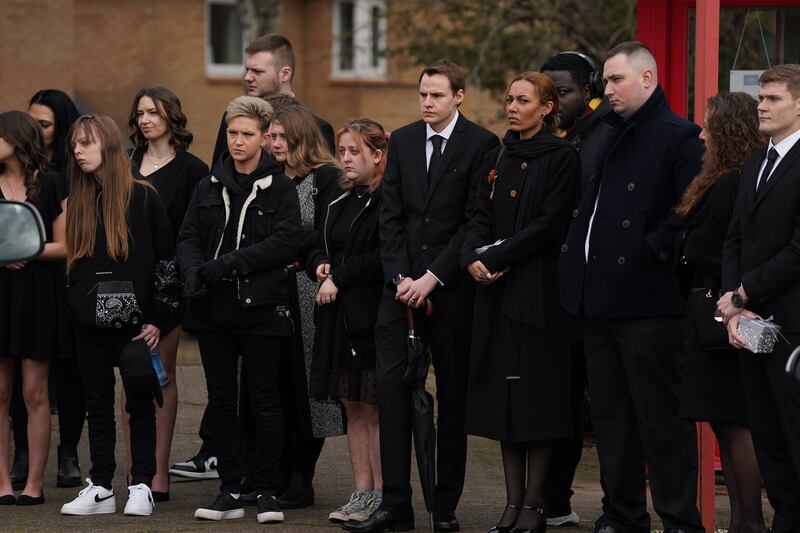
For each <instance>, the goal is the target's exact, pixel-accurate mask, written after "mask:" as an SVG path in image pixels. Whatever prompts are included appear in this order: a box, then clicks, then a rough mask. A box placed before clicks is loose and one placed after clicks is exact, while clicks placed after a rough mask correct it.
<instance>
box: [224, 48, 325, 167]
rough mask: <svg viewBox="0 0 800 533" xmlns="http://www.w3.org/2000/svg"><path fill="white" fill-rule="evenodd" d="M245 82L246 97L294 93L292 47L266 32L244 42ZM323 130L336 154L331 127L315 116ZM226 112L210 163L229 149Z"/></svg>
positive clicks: (291, 94) (292, 94)
mask: <svg viewBox="0 0 800 533" xmlns="http://www.w3.org/2000/svg"><path fill="white" fill-rule="evenodd" d="M244 53H245V60H244V68H245V70H244V83H245V88H246V89H247V94H248V96H258V97H259V98H266V97H268V96H273V95H276V94H288V95H290V96H294V92H293V91H292V80H293V79H294V74H295V71H296V70H295V58H294V48H293V47H292V43H291V41H289V39H287V38H286V37H284V36H283V35H278V34H276V33H268V34H266V35H262V36H261V37H259V38H258V39H256V40H254V41H253V42H251V43H250V44H249V45H247V48H245V49H244ZM314 118H315V119H316V120H317V125H318V126H319V129H320V130H321V131H322V136H323V137H324V138H325V141H326V143H327V144H328V148H329V149H330V151H331V154H335V153H336V147H335V143H334V139H333V128H332V127H331V125H330V124H328V122H326V121H325V120H323V119H321V118H320V117H317V116H315V117H314ZM226 124H227V123H226V122H225V115H223V116H222V121H221V122H220V125H219V132H218V133H217V142H216V143H215V144H214V155H213V157H212V158H211V161H212V165H213V164H214V163H215V162H216V161H217V159H219V156H220V155H222V153H223V152H225V151H226V150H227V149H228V145H227V141H226V139H225V128H226V127H227V126H226Z"/></svg>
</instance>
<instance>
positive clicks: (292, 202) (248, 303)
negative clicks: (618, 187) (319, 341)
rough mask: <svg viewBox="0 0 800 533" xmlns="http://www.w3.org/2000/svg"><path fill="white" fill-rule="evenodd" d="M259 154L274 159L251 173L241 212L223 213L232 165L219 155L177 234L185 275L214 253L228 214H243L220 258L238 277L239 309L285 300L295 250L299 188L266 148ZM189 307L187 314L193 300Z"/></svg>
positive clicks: (180, 262)
mask: <svg viewBox="0 0 800 533" xmlns="http://www.w3.org/2000/svg"><path fill="white" fill-rule="evenodd" d="M228 157H229V156H228ZM261 157H262V163H264V162H265V161H268V162H271V163H272V164H271V165H270V166H269V168H267V169H265V170H264V171H263V172H261V173H260V174H258V176H254V177H255V178H257V179H255V180H254V181H253V183H252V185H251V191H250V195H251V199H249V201H246V202H245V206H244V210H243V211H244V212H243V213H239V214H236V215H237V216H236V217H233V215H234V214H231V215H226V208H225V205H226V202H228V200H227V198H228V197H229V195H228V193H227V190H226V187H227V186H226V185H225V182H226V181H227V180H230V179H233V178H232V170H231V169H232V167H233V164H232V162H231V161H228V159H226V157H225V156H223V157H222V158H221V159H220V161H218V162H217V165H215V167H214V171H213V173H212V174H211V175H210V176H208V177H207V178H204V179H203V180H202V181H201V182H200V183H199V184H198V185H197V188H196V189H195V192H194V195H193V196H192V201H191V203H190V204H189V208H188V210H187V211H186V217H185V218H184V221H183V226H181V231H180V235H179V238H178V246H177V249H178V264H179V266H180V269H181V273H182V275H183V277H184V279H186V277H187V275H188V273H189V272H190V271H191V270H193V269H195V268H197V267H198V266H200V265H201V264H203V263H204V262H206V261H209V260H212V259H216V258H217V253H218V249H219V247H220V246H221V243H222V239H223V235H224V233H225V228H226V225H227V224H228V221H229V218H241V220H240V221H239V224H240V226H241V231H242V233H241V234H238V232H234V236H236V235H240V240H239V242H238V244H237V245H236V247H235V249H233V250H232V251H230V252H228V253H226V254H224V255H222V256H220V257H219V259H222V260H224V261H226V262H229V263H230V264H231V265H232V268H233V270H232V272H231V274H232V276H233V277H235V278H236V280H237V286H238V290H237V293H238V299H239V304H240V305H241V307H242V308H246V307H252V306H259V305H271V306H278V305H287V304H288V302H289V284H288V283H287V274H286V268H285V267H286V265H288V264H290V263H291V262H292V261H294V259H295V257H296V254H297V234H298V231H299V230H300V207H299V205H298V200H297V191H296V189H295V186H294V184H293V183H292V182H291V180H290V179H289V178H287V177H286V176H285V175H284V174H283V173H282V172H281V171H280V166H278V165H277V164H276V163H274V162H272V160H271V158H270V157H269V155H268V154H267V153H266V152H264V151H262V153H261ZM260 168H261V167H260ZM256 172H258V171H256ZM254 174H255V173H254ZM189 310H190V315H191V312H192V305H191V304H190V306H189ZM189 320H190V319H189V318H187V321H189Z"/></svg>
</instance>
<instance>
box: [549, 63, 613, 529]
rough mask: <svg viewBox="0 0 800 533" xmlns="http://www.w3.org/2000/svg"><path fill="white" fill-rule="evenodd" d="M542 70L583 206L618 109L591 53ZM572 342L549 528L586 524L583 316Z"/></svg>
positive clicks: (552, 478)
mask: <svg viewBox="0 0 800 533" xmlns="http://www.w3.org/2000/svg"><path fill="white" fill-rule="evenodd" d="M541 70H542V73H543V74H545V75H547V76H548V77H550V78H551V79H552V80H553V83H555V85H556V89H557V90H558V128H559V130H560V133H561V136H563V137H564V138H566V139H567V140H568V141H569V142H570V143H572V145H573V146H575V148H577V149H578V154H579V155H580V158H581V182H580V187H578V189H577V191H578V195H577V198H576V207H577V203H578V202H580V199H581V197H582V196H583V191H584V189H585V188H586V186H587V185H588V184H589V182H590V181H592V179H593V178H594V174H595V169H596V167H597V155H598V152H600V150H601V149H602V148H603V147H604V146H605V143H606V142H607V139H608V136H609V135H610V134H611V132H612V131H613V128H612V127H611V126H610V125H609V124H608V123H607V122H606V121H605V120H604V119H605V117H606V115H608V114H609V113H610V112H611V111H612V109H611V105H609V103H608V102H607V101H606V100H603V99H602V96H603V80H602V73H601V72H600V71H599V69H598V68H597V67H596V66H595V63H594V61H592V60H591V59H590V58H589V57H588V56H586V55H584V54H582V53H580V52H573V51H567V52H561V53H560V54H556V55H555V56H553V57H551V58H550V59H548V60H547V61H546V62H545V64H544V65H542V69H541ZM575 212H576V211H573V213H575ZM570 341H571V342H570V357H571V361H570V371H571V374H572V379H571V390H572V428H573V436H572V438H571V439H564V440H561V441H558V442H556V443H555V445H554V446H553V456H552V457H551V459H550V466H549V467H548V469H547V476H546V477H545V480H544V501H545V508H546V509H547V525H548V526H564V527H571V526H572V527H577V526H578V524H579V522H580V517H579V516H578V514H577V513H576V512H575V511H574V510H573V509H572V505H571V504H570V499H571V498H572V494H573V492H572V481H573V480H574V479H575V469H576V468H577V466H578V463H579V462H580V460H581V455H582V453H583V433H584V416H585V414H584V397H585V390H586V359H585V357H584V353H583V335H582V333H581V329H580V320H578V319H574V320H571V321H570Z"/></svg>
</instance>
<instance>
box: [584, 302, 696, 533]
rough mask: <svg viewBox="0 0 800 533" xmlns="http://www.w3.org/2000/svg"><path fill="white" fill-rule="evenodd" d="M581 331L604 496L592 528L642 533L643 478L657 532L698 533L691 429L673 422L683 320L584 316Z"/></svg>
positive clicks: (646, 523) (645, 523)
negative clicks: (657, 521)
mask: <svg viewBox="0 0 800 533" xmlns="http://www.w3.org/2000/svg"><path fill="white" fill-rule="evenodd" d="M583 327H584V330H583V333H584V349H585V351H586V369H587V373H588V376H589V390H590V393H591V398H592V422H593V425H594V429H595V432H596V437H597V453H598V456H599V459H600V473H601V479H602V485H603V491H604V498H603V515H602V516H601V517H600V518H599V519H598V520H597V521H596V524H597V525H602V526H605V525H608V526H612V527H614V528H616V529H617V531H619V532H621V533H645V532H649V531H650V517H649V515H648V513H647V500H646V497H645V487H646V483H645V478H646V476H647V477H649V481H650V491H651V494H652V498H653V506H654V507H655V510H656V512H657V513H658V515H659V516H660V517H661V519H662V521H663V522H664V528H665V529H667V528H679V529H682V530H683V531H685V532H687V533H692V532H697V533H701V532H703V531H704V529H703V527H702V525H701V523H700V515H699V513H698V511H697V505H696V499H697V436H696V432H695V425H694V423H692V422H688V421H684V420H681V419H679V418H678V391H679V390H680V385H681V361H682V358H683V352H684V328H685V320H684V319H683V318H672V317H659V318H639V319H592V318H587V319H585V320H584V323H583ZM645 465H646V467H647V470H646V471H645Z"/></svg>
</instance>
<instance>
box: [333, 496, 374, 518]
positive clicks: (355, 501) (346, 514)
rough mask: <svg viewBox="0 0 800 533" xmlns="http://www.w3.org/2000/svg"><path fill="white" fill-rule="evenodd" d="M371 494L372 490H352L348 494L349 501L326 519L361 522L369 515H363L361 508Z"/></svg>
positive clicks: (362, 508)
mask: <svg viewBox="0 0 800 533" xmlns="http://www.w3.org/2000/svg"><path fill="white" fill-rule="evenodd" d="M371 494H372V491H359V490H357V491H354V492H353V493H352V494H351V495H350V501H349V502H347V503H346V504H344V505H342V506H341V507H339V508H338V509H336V510H335V511H333V512H332V513H331V514H329V515H328V520H330V521H331V522H335V523H337V524H338V523H341V522H347V521H348V520H357V521H359V522H363V521H364V520H366V519H367V518H368V517H369V515H366V516H363V510H364V507H365V506H366V504H367V499H368V498H369V496H370V495H371ZM362 516H363V518H362Z"/></svg>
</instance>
